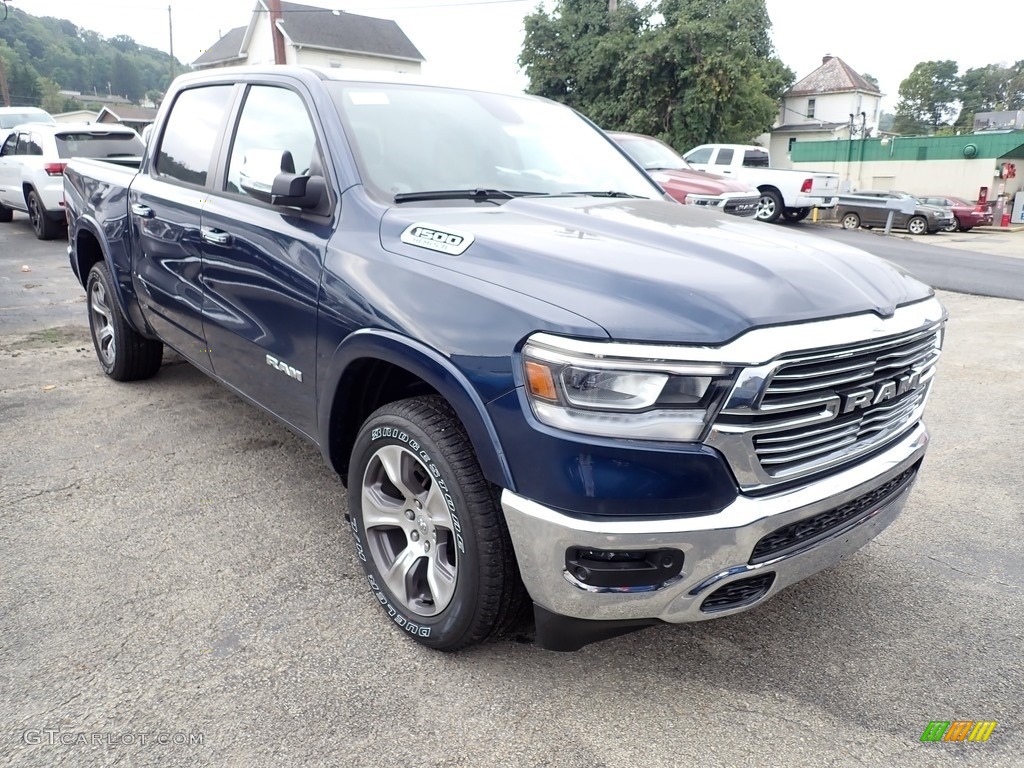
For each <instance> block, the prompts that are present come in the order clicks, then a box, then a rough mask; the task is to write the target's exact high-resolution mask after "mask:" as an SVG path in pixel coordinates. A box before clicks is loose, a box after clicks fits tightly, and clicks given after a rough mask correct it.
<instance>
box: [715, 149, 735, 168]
mask: <svg viewBox="0 0 1024 768" xmlns="http://www.w3.org/2000/svg"><path fill="white" fill-rule="evenodd" d="M732 155H733V151H732V150H731V149H720V150H718V157H716V158H715V165H732Z"/></svg>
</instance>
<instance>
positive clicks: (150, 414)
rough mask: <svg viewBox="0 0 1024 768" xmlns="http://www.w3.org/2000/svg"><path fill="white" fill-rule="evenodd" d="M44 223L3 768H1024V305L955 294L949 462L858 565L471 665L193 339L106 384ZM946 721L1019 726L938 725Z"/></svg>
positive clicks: (18, 382)
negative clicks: (391, 595) (749, 603)
mask: <svg viewBox="0 0 1024 768" xmlns="http://www.w3.org/2000/svg"><path fill="white" fill-rule="evenodd" d="M19 226H22V227H23V228H24V229H25V231H28V228H27V225H24V224H23V223H22V224H19V222H15V224H13V225H0V563H3V570H2V571H0V573H2V575H3V578H2V579H0V765H18V766H62V765H67V766H93V765H104V766H106V765H124V766H200V765H211V766H282V765H287V766H299V765H336V766H474V767H475V766H481V765H486V766H528V767H530V768H534V767H535V768H540V767H541V766H545V767H547V766H550V767H552V768H553V767H556V766H569V767H574V766H578V767H579V768H598V767H601V766H605V767H607V768H612V767H618V766H627V765H628V766H632V765H657V766H709V767H718V766H721V767H722V768H726V767H729V768H731V767H732V766H746V765H766V766H787V767H789V766H793V767H794V768H802V767H804V766H808V767H809V766H835V767H836V768H840V767H842V768H846V767H847V766H940V767H943V766H972V767H973V766H999V767H1000V768H1003V767H1010V768H1012V767H1013V766H1022V765H1024V757H1022V754H1024V703H1022V701H1021V693H1022V688H1024V665H1022V661H1021V649H1022V648H1024V622H1022V621H1021V618H1020V617H1021V616H1022V615H1024V577H1022V575H1021V567H1020V566H1021V562H1024V515H1022V514H1021V504H1020V486H1021V483H1022V481H1024V472H1022V470H1021V466H1020V454H1021V447H1022V438H1021V434H1020V425H1021V424H1024V400H1022V399H1021V398H1020V395H1019V389H1020V381H1021V380H1022V378H1024V334H1022V332H1021V329H1024V302H1019V301H1010V300H1003V299H994V298H982V297H978V296H969V295H963V294H957V293H949V292H942V293H941V298H942V300H943V302H944V303H945V304H946V306H947V307H948V309H949V311H950V323H949V328H948V333H947V341H946V349H945V352H944V355H943V358H942V360H941V361H940V365H939V375H938V379H937V381H936V384H935V388H934V391H933V394H932V397H931V402H930V403H929V407H928V418H927V421H928V423H929V425H930V427H931V429H932V435H933V442H932V446H931V450H930V453H929V456H928V458H927V459H926V461H925V464H924V468H923V470H922V474H921V477H920V479H919V482H918V484H917V487H916V488H915V490H914V492H913V494H912V496H911V499H910V502H909V504H908V506H907V508H906V510H905V511H904V513H903V515H902V516H901V517H900V518H899V519H898V520H897V521H896V523H894V524H893V526H891V527H890V528H889V529H888V530H887V531H885V532H884V533H883V534H882V535H881V536H880V537H879V538H878V539H876V540H875V541H873V542H871V543H870V544H869V545H868V546H867V547H865V548H864V549H863V550H862V551H861V552H859V553H857V554H856V555H854V556H852V557H850V558H849V559H847V560H846V561H844V562H843V563H842V564H840V565H838V566H837V567H835V568H833V569H831V570H828V571H825V572H823V573H821V574H818V575H817V576H815V577H813V578H812V579H810V580H808V581H806V582H803V583H801V584H798V585H796V586H794V587H792V588H790V589H788V590H786V591H785V592H783V593H781V594H780V595H779V596H778V597H777V598H775V599H773V600H771V601H769V602H768V603H767V604H765V605H763V606H761V607H759V608H758V609H755V610H753V611H750V612H747V613H745V614H741V615H737V616H732V617H727V618H723V619H718V620H714V621H709V622H703V623H699V624H693V625H681V626H658V627H653V628H650V629H646V630H643V631H641V632H638V633H635V634H632V635H628V636H625V637H621V638H616V639H614V640H610V641H606V642H604V643H600V644H597V645H593V646H589V647H587V648H585V649H584V650H582V651H580V652H578V653H575V654H556V653H551V652H546V651H542V650H539V649H537V648H536V647H535V646H534V645H532V644H531V643H530V640H531V635H532V628H531V627H530V625H529V623H528V622H527V623H524V624H523V625H522V626H520V627H519V628H518V629H517V630H516V632H514V633H513V634H512V635H511V636H509V637H507V638H503V639H501V640H499V641H496V642H493V643H490V644H487V645H484V646H481V647H478V648H476V649H473V650H470V651H468V652H464V653H460V654H456V655H446V654H439V653H436V652H432V651H429V650H427V649H424V648H422V647H420V646H418V645H416V644H415V643H413V642H412V641H410V640H409V639H408V638H407V637H406V636H405V635H404V633H403V632H402V631H401V630H399V629H398V628H397V627H395V626H393V625H392V624H391V623H390V622H389V621H388V619H387V617H386V615H385V614H384V612H383V611H382V610H381V609H380V607H379V606H378V605H376V604H375V603H374V601H373V600H372V598H371V595H370V593H369V591H368V589H367V587H366V584H365V581H364V579H363V578H362V575H361V571H360V568H359V565H358V562H357V560H356V558H355V556H354V550H353V546H352V542H351V536H350V534H349V533H348V531H347V530H346V527H345V523H344V512H345V509H346V497H345V492H344V490H343V488H342V487H341V485H340V483H339V481H338V479H337V478H336V477H335V476H334V475H333V474H332V473H331V472H330V470H328V469H327V468H326V467H325V466H324V464H323V462H322V460H321V457H320V455H319V453H318V452H317V451H316V450H315V449H314V448H313V447H312V446H309V445H307V444H305V443H303V442H301V441H300V440H299V439H298V438H296V437H294V436H293V435H292V434H291V433H290V432H289V431H288V430H286V429H285V428H284V427H282V426H280V425H279V424H277V423H276V422H274V421H272V420H271V419H270V418H268V417H266V416H265V415H263V414H262V413H261V412H260V411H258V410H257V409H255V408H253V407H251V406H249V405H247V404H245V403H244V402H242V401H241V400H239V399H238V398H236V397H235V396H233V395H232V394H230V393H229V392H227V391H226V390H224V389H223V388H221V387H219V386H218V385H216V384H214V383H213V382H211V381H210V380H209V379H207V378H206V377H205V376H203V375H202V374H201V373H199V372H198V371H196V370H195V369H193V368H191V367H190V366H188V365H186V364H184V363H182V362H180V360H179V359H177V358H176V357H175V356H173V355H168V356H167V358H166V363H165V366H164V368H163V369H162V370H161V372H160V373H159V375H158V376H157V377H156V378H155V379H153V380H152V381H149V382H144V383H138V384H131V385H121V384H116V383H114V382H112V381H110V380H108V379H106V378H105V377H104V376H103V375H102V374H101V373H100V370H99V368H98V366H97V364H96V361H95V357H94V353H93V351H92V348H91V343H90V342H89V339H88V334H87V331H86V329H85V307H84V303H78V302H77V296H79V295H81V294H82V290H81V288H80V287H77V286H74V284H73V283H70V286H71V288H73V289H76V290H74V291H68V292H63V290H62V288H61V286H60V285H58V282H59V281H64V280H66V279H67V277H68V274H70V271H69V270H68V272H67V273H65V274H63V275H61V273H60V269H61V268H60V267H58V266H54V265H57V264H61V265H63V264H66V258H65V256H64V252H63V244H61V243H56V242H55V243H37V242H36V241H35V240H31V242H30V241H29V239H28V238H22V236H21V235H20V234H16V231H17V227H19ZM12 232H13V233H12ZM844 234H858V233H844ZM867 236H869V237H875V236H874V235H871V234H868V235H867ZM29 237H31V234H30V233H29ZM12 243H13V244H14V245H12ZM19 262H21V263H20V264H19ZM23 264H25V265H28V266H29V267H30V269H32V272H30V273H22V272H20V266H21V265H23ZM12 265H13V266H16V267H17V269H18V271H16V272H12V271H11V270H12ZM51 269H52V270H56V274H57V277H54V278H53V281H52V283H51V282H44V283H43V284H41V285H40V286H39V287H38V288H27V287H25V286H24V285H23V283H24V282H30V277H27V276H31V275H47V274H49V273H50V272H49V271H50V270H51ZM65 269H66V267H65ZM65 287H66V286H65ZM33 291H38V293H34V294H33V293H31V292H33ZM47 291H52V294H49V293H46V292H47ZM21 292H26V293H28V294H29V295H34V296H37V297H39V299H40V301H39V303H37V304H36V305H34V308H32V309H31V310H30V311H28V312H23V309H24V306H23V305H20V304H12V303H11V302H12V296H23V294H22V293H21ZM76 303H78V306H75V304H76ZM29 304H31V302H30V303H29ZM65 312H69V313H70V312H74V313H75V315H74V316H73V318H72V320H71V322H63V321H62V319H63V318H64V317H65V315H64V313H65ZM30 321H31V322H30ZM26 323H28V327H26V326H25V324H26ZM935 720H992V721H996V722H997V723H998V725H997V726H996V728H995V730H994V731H993V733H992V735H991V737H990V739H989V740H988V741H987V742H984V743H963V742H961V743H950V742H947V743H922V742H921V735H922V732H923V731H924V729H925V728H926V726H927V725H928V723H929V722H930V721H935Z"/></svg>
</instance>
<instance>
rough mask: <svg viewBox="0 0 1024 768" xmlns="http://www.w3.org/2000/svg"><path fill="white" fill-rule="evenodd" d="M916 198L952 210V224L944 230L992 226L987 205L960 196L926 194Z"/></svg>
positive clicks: (990, 212)
mask: <svg viewBox="0 0 1024 768" xmlns="http://www.w3.org/2000/svg"><path fill="white" fill-rule="evenodd" d="M918 199H919V200H920V201H921V202H922V203H925V204H927V205H937V206H939V207H941V208H946V209H948V210H950V211H952V213H953V224H951V225H950V226H948V227H946V232H956V231H957V230H959V231H961V232H967V231H969V230H971V229H973V228H974V227H990V226H992V211H991V210H990V209H989V207H988V206H987V205H976V204H975V203H969V202H967V201H966V200H964V199H963V198H962V197H950V196H949V195H928V196H927V197H919V198H918Z"/></svg>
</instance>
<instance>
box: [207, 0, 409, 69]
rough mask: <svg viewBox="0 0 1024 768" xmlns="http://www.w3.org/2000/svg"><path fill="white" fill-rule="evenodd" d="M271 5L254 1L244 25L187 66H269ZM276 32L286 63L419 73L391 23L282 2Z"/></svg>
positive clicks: (271, 59) (405, 42)
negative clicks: (249, 15)
mask: <svg viewBox="0 0 1024 768" xmlns="http://www.w3.org/2000/svg"><path fill="white" fill-rule="evenodd" d="M270 6H271V3H270V2H268V0H258V1H257V3H256V7H255V9H254V10H253V12H252V16H251V18H250V19H249V24H248V26H245V27H236V28H234V29H232V30H230V31H229V32H228V33H227V34H226V35H224V36H223V37H222V38H221V39H220V40H218V41H217V42H216V43H214V44H213V45H212V46H211V47H210V48H209V49H208V50H206V51H204V52H203V55H202V56H200V57H199V58H198V59H196V60H195V61H194V62H193V63H192V66H193V67H195V68H196V69H208V68H212V67H228V66H234V65H239V64H273V63H274V41H273V37H272V35H271V7H270ZM280 6H281V18H280V20H279V21H278V22H277V28H278V29H279V30H280V32H281V35H282V36H283V38H284V55H285V63H286V64H304V65H308V66H316V67H345V68H354V69H372V70H381V71H385V72H400V73H413V74H416V73H419V71H420V64H421V63H422V62H423V56H422V54H420V52H419V51H418V50H417V49H416V46H415V45H413V44H412V41H411V40H409V38H408V37H406V35H405V33H404V32H403V31H402V28H401V27H399V26H398V24H396V23H395V22H394V21H390V20H387V19H375V18H372V17H370V16H359V15H357V14H354V13H347V12H345V11H332V10H329V9H326V8H317V7H314V6H309V5H299V4H297V3H286V2H281V3H280Z"/></svg>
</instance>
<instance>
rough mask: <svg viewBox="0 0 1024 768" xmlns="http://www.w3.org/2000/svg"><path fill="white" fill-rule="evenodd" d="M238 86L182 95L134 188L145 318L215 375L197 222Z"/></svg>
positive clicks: (131, 197)
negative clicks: (204, 309)
mask: <svg viewBox="0 0 1024 768" xmlns="http://www.w3.org/2000/svg"><path fill="white" fill-rule="evenodd" d="M235 94H236V87H235V86H234V85H233V84H225V85H207V86H200V87H196V88H189V89H185V90H182V91H179V92H178V94H177V96H176V97H175V100H174V104H173V105H171V111H170V114H169V115H168V119H167V121H166V125H165V126H164V130H163V134H162V135H161V136H160V138H159V144H158V145H157V146H156V147H154V151H153V153H152V154H151V155H150V158H151V159H150V161H149V164H148V167H147V168H144V169H143V172H142V173H140V174H139V175H138V176H137V177H136V179H135V181H134V182H133V183H132V186H131V189H130V190H129V193H128V212H129V216H130V218H131V223H132V226H133V228H137V230H134V231H135V232H136V233H137V236H136V237H135V238H134V240H133V242H134V243H136V244H137V248H136V252H135V253H134V254H133V259H134V270H133V279H134V281H135V288H136V292H137V295H138V297H139V303H140V304H141V305H142V309H143V312H144V313H145V315H146V319H147V320H148V321H149V323H150V324H151V325H152V326H153V328H154V329H155V330H156V332H157V333H158V334H159V335H160V337H161V338H162V339H163V340H164V341H165V342H166V343H167V344H168V345H169V346H171V347H172V348H174V349H175V350H177V351H178V352H179V353H180V354H181V355H182V356H184V357H186V358H188V359H189V360H190V361H192V362H193V363H194V364H196V365H198V366H200V367H201V368H204V369H206V370H211V369H212V366H211V363H210V355H209V352H208V348H207V345H206V340H205V338H204V336H203V320H202V307H203V284H202V249H201V240H200V236H199V224H200V222H199V218H200V214H201V213H202V209H203V205H204V204H205V202H206V198H207V196H208V194H209V183H210V179H211V178H212V175H213V170H214V168H215V165H216V158H217V155H218V150H219V148H220V142H221V139H222V137H223V135H224V128H225V126H226V125H227V119H228V114H229V113H230V109H231V103H232V99H233V98H234V96H235Z"/></svg>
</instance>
